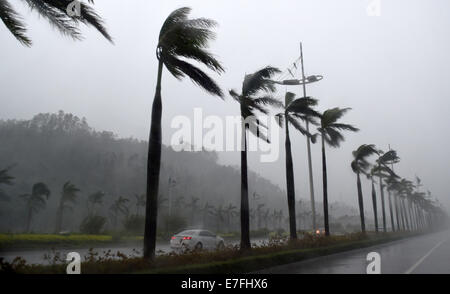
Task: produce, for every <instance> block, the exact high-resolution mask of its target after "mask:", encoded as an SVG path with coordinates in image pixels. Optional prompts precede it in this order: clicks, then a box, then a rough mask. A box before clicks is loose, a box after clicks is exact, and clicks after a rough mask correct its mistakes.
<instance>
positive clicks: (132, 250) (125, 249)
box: [0, 238, 267, 264]
mask: <svg viewBox="0 0 450 294" xmlns="http://www.w3.org/2000/svg"><path fill="white" fill-rule="evenodd" d="M266 241H267V239H266V238H254V239H252V244H258V245H260V244H262V243H263V242H266ZM225 244H226V245H233V246H234V245H237V244H239V240H225ZM91 247H92V246H91ZM89 248H90V247H83V248H57V249H56V250H54V251H53V250H51V249H29V250H13V251H11V250H10V251H4V252H1V251H0V257H2V258H4V260H5V261H7V262H12V261H13V260H14V258H16V257H18V256H20V257H21V258H23V259H24V260H25V261H26V262H27V263H28V264H49V261H48V260H47V259H46V258H45V256H46V255H47V256H50V257H52V258H53V257H54V256H55V255H56V254H59V255H60V256H61V257H62V258H63V259H65V256H67V254H68V253H69V252H78V253H79V254H80V256H81V258H82V259H83V260H84V257H86V256H87V255H88V253H89ZM93 250H94V252H97V253H99V255H100V256H103V255H104V253H105V252H107V251H108V250H111V254H116V253H117V252H118V251H119V252H120V253H122V254H125V255H127V256H128V257H137V256H142V244H139V243H136V244H130V245H120V246H117V245H116V246H114V245H111V246H109V247H93ZM156 251H157V254H161V253H169V252H171V251H172V250H171V249H170V246H169V243H168V242H159V243H156Z"/></svg>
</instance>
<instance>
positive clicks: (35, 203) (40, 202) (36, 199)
mask: <svg viewBox="0 0 450 294" xmlns="http://www.w3.org/2000/svg"><path fill="white" fill-rule="evenodd" d="M49 196H50V189H49V188H48V187H47V185H46V184H44V183H36V184H34V185H33V187H32V189H31V193H30V194H23V195H21V197H22V198H23V200H24V201H25V203H26V209H27V227H26V229H25V231H26V232H30V226H31V219H32V217H33V213H38V212H39V211H40V210H41V209H43V208H44V207H45V205H46V203H47V199H48V197H49Z"/></svg>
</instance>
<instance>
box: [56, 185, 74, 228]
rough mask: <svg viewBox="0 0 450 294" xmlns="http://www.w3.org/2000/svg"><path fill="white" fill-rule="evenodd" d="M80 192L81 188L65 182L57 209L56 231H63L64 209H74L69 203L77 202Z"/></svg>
mask: <svg viewBox="0 0 450 294" xmlns="http://www.w3.org/2000/svg"><path fill="white" fill-rule="evenodd" d="M78 192H80V189H78V188H77V187H76V186H75V185H74V184H72V183H71V182H66V183H64V186H63V189H62V193H61V199H60V200H59V206H58V210H57V211H56V223H55V233H59V232H60V231H61V227H62V221H63V214H64V210H65V209H72V207H71V206H69V205H68V204H69V203H72V204H73V203H75V202H76V199H77V197H78Z"/></svg>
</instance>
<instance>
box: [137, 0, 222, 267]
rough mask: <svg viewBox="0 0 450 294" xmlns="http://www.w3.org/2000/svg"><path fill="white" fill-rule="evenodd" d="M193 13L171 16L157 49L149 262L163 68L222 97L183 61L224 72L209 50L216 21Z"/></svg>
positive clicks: (148, 216) (152, 245)
mask: <svg viewBox="0 0 450 294" xmlns="http://www.w3.org/2000/svg"><path fill="white" fill-rule="evenodd" d="M190 11H191V9H190V8H188V7H183V8H180V9H177V10H175V11H173V12H172V13H171V14H170V15H169V16H168V18H167V19H166V20H165V22H164V24H163V26H162V28H161V31H160V34H159V41H158V46H157V48H156V57H157V58H158V78H157V83H156V91H155V98H154V100H153V106H152V118H151V126H150V136H149V137H150V138H149V145H148V159H147V160H148V162H147V204H146V209H145V215H146V218H145V233H144V257H145V258H150V259H153V258H154V257H155V246H156V227H157V213H158V211H157V201H158V187H159V174H160V168H161V136H162V135H161V132H162V131H161V115H162V101H161V77H162V72H163V66H165V67H166V68H167V70H168V71H169V72H170V73H171V74H172V75H173V76H174V77H175V78H177V79H181V78H183V77H185V76H186V75H187V76H188V77H189V78H191V80H192V81H193V82H194V83H196V84H197V85H199V86H200V87H202V88H203V89H205V90H206V91H207V92H208V93H210V94H213V95H217V96H219V97H222V96H223V93H222V90H221V89H220V88H219V86H218V85H217V84H216V83H215V82H214V81H213V80H212V79H211V78H210V77H209V76H208V75H207V74H206V73H204V72H203V71H202V70H201V69H199V68H198V67H196V66H194V65H192V64H190V63H188V62H187V61H185V60H184V59H193V60H195V61H198V62H199V63H201V64H204V65H206V66H207V67H208V68H209V69H211V70H213V71H215V72H218V73H221V72H223V71H224V69H223V67H222V65H221V64H220V63H219V62H218V61H217V60H216V59H215V58H214V57H213V55H212V54H211V53H209V52H208V51H206V48H207V46H208V41H209V40H211V39H214V36H215V35H214V33H213V32H212V31H211V30H210V28H212V27H214V26H215V25H216V22H215V21H213V20H210V19H206V18H198V19H188V14H189V12H190ZM181 58H183V59H181Z"/></svg>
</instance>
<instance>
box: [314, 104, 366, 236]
mask: <svg viewBox="0 0 450 294" xmlns="http://www.w3.org/2000/svg"><path fill="white" fill-rule="evenodd" d="M349 110H350V108H338V107H336V108H332V109H328V110H326V111H325V112H324V113H323V114H322V117H321V119H320V127H319V128H318V131H319V133H320V134H321V136H322V175H323V216H324V226H325V235H326V236H329V235H330V225H329V220H328V182H327V160H326V155H325V143H327V144H328V145H329V146H331V147H334V148H337V147H339V146H340V145H341V142H342V141H344V136H343V135H342V134H341V133H340V131H352V132H357V131H359V130H358V129H357V128H355V127H354V126H352V125H349V124H342V123H338V122H337V121H338V120H339V119H340V118H341V117H342V116H343V115H344V114H345V113H346V112H347V111H349Z"/></svg>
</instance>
